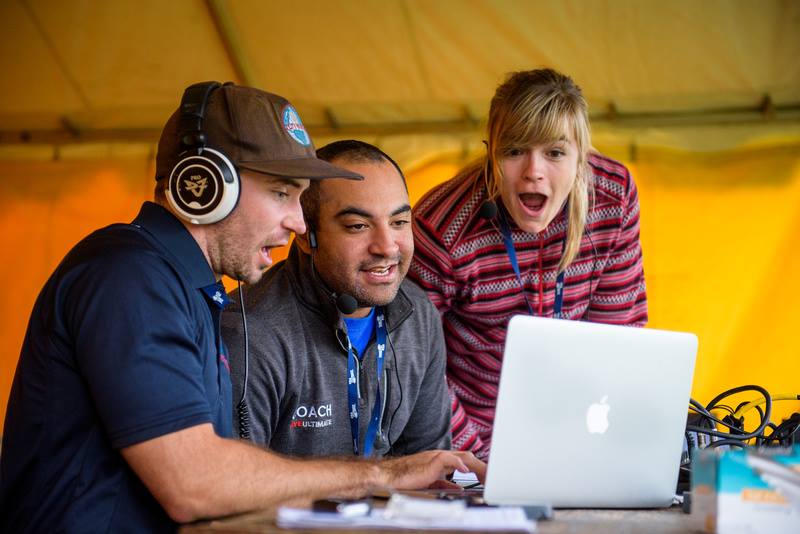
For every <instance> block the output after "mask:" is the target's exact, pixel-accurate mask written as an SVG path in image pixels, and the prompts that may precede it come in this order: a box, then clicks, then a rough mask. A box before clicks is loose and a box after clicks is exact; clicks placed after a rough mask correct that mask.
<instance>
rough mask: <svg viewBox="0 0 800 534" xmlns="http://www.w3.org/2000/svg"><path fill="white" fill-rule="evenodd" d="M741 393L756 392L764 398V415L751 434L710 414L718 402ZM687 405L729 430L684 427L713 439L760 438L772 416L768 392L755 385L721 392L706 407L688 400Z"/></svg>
mask: <svg viewBox="0 0 800 534" xmlns="http://www.w3.org/2000/svg"><path fill="white" fill-rule="evenodd" d="M743 391H756V392H758V393H760V394H761V395H763V396H764V413H763V415H762V417H761V423H760V424H759V425H758V428H756V430H754V431H752V432H747V433H745V432H744V431H743V430H740V429H739V428H737V427H736V426H733V425H732V424H730V423H727V422H725V421H722V420H720V419H717V418H716V417H714V416H713V415H711V413H710V412H711V410H713V409H714V408H715V405H716V404H717V403H718V402H719V401H721V400H722V399H724V398H725V397H728V396H730V395H735V394H736V393H741V392H743ZM689 403H690V404H691V405H692V407H693V408H694V409H695V410H696V411H698V413H700V414H702V415H703V416H704V417H706V418H707V419H709V420H711V421H714V422H716V423H717V424H720V425H723V426H725V427H727V428H729V429H730V430H731V432H729V433H725V432H718V431H717V430H711V429H707V428H703V427H700V426H696V425H686V430H688V431H692V432H698V433H701V434H707V435H709V436H714V437H718V438H723V439H736V440H739V441H746V440H749V439H752V438H754V437H758V436H761V435H762V433H763V431H764V429H765V428H766V427H767V425H768V424H769V418H770V415H771V414H772V397H770V395H769V392H768V391H767V390H766V389H764V388H762V387H761V386H756V385H747V386H739V387H736V388H732V389H729V390H727V391H723V392H722V393H720V394H719V395H717V396H716V397H714V398H713V399H712V400H711V402H709V403H708V405H706V406H703V405H702V404H700V403H699V402H697V401H695V400H694V399H689ZM732 434H737V435H736V436H735V437H734V436H732ZM714 443H716V442H714Z"/></svg>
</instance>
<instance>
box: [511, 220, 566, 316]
mask: <svg viewBox="0 0 800 534" xmlns="http://www.w3.org/2000/svg"><path fill="white" fill-rule="evenodd" d="M498 219H499V220H500V233H501V234H503V244H505V246H506V252H507V253H508V259H509V260H510V261H511V267H512V268H513V269H514V274H516V275H517V282H519V287H520V289H521V290H522V298H524V299H525V305H526V306H528V313H529V314H530V315H534V313H533V307H532V306H531V303H530V301H529V300H528V295H527V293H525V286H524V285H523V284H522V276H520V274H519V263H517V251H516V249H515V248H514V240H513V239H512V238H511V230H510V229H509V227H508V221H507V220H506V217H505V214H503V213H502V212H500V216H499V217H498ZM566 248H567V239H566V238H564V245H563V246H562V247H561V254H562V255H563V254H564V250H565V249H566ZM539 276H542V273H539ZM563 305H564V271H561V272H560V273H558V276H557V277H556V296H555V301H554V302H553V317H555V318H556V319H563V316H562V313H561V308H562V306H563Z"/></svg>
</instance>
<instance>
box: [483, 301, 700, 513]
mask: <svg viewBox="0 0 800 534" xmlns="http://www.w3.org/2000/svg"><path fill="white" fill-rule="evenodd" d="M696 354H697V336H695V335H694V334H686V333H679V332H667V331H663V330H653V329H642V328H632V327H623V326H609V325H603V324H597V323H586V322H578V321H565V320H558V319H544V318H541V317H528V316H515V317H513V318H512V319H511V322H510V323H509V326H508V336H507V339H506V347H505V355H504V357H503V369H502V372H501V375H500V389H499V392H498V397H497V409H496V414H495V420H494V430H493V432H492V448H491V453H490V456H489V467H488V474H487V477H486V484H485V490H484V499H485V500H486V502H488V503H491V504H540V503H547V504H551V505H553V506H556V507H566V508H572V507H575V508H649V507H662V506H669V505H670V504H671V503H672V500H673V496H674V494H675V486H676V483H677V478H678V467H679V464H680V458H681V449H682V446H683V439H684V428H685V425H686V414H687V405H688V401H689V396H690V393H691V387H692V375H693V373H694V362H695V356H696Z"/></svg>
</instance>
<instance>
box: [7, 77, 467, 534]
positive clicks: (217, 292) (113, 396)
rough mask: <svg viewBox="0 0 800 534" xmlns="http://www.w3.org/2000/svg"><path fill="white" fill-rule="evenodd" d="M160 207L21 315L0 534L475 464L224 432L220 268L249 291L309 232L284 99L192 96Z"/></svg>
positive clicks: (62, 273)
mask: <svg viewBox="0 0 800 534" xmlns="http://www.w3.org/2000/svg"><path fill="white" fill-rule="evenodd" d="M156 171H157V179H158V184H157V186H156V195H155V199H156V202H155V203H150V202H146V203H145V204H144V205H143V206H142V209H141V211H140V213H139V215H138V216H137V217H136V219H134V221H133V222H132V223H131V224H115V225H111V226H109V227H106V228H103V229H101V230H98V231H96V232H95V233H93V234H91V235H90V236H88V237H87V238H85V239H84V240H83V241H81V242H80V243H78V244H77V245H76V246H75V247H74V248H73V249H72V250H71V251H70V252H69V254H67V256H66V257H65V258H64V260H63V261H62V262H61V264H60V265H59V266H58V267H57V269H56V270H55V272H54V273H53V275H52V276H51V277H50V279H49V280H48V282H47V283H46V285H45V287H44V288H43V290H42V292H41V294H40V295H39V298H38V299H37V302H36V304H35V306H34V309H33V312H32V314H31V319H30V323H29V326H28V332H27V334H26V337H25V341H24V344H23V347H22V351H21V355H20V360H19V364H18V367H17V372H16V375H15V377H14V383H13V386H12V390H11V397H10V400H9V407H8V412H7V414H6V422H5V435H4V438H3V449H2V451H3V453H2V460H1V464H0V469H1V470H2V471H1V474H2V476H0V531H3V532H31V531H35V532H50V531H67V532H71V531H82V532H83V531H86V532H123V531H135V532H158V531H173V530H174V529H175V526H176V525H175V522H183V521H191V520H194V519H197V518H200V517H212V516H221V515H228V514H234V513H239V512H244V511H248V510H254V509H258V508H265V507H268V506H272V505H275V504H277V503H279V502H284V501H289V500H292V501H294V502H302V501H308V500H309V499H314V498H320V497H324V496H330V495H340V496H341V495H345V496H347V495H351V496H357V495H363V494H365V493H367V492H368V491H369V490H371V489H373V488H378V487H396V488H412V487H422V486H427V485H429V484H431V483H432V482H434V481H436V480H437V479H439V478H440V477H442V476H443V475H444V474H446V473H448V472H451V471H452V470H453V469H460V470H466V469H473V470H476V469H477V470H482V468H483V465H482V464H481V463H480V462H477V461H476V460H475V459H474V457H472V456H471V455H464V454H459V453H451V452H441V451H432V452H427V453H422V454H419V455H415V456H411V457H406V458H401V459H396V460H389V461H384V462H342V461H338V462H337V461H330V460H319V461H305V462H303V461H296V460H289V459H286V458H283V457H281V456H278V455H275V454H272V453H270V452H268V451H265V450H263V449H262V448H258V447H253V446H252V445H250V444H247V443H244V442H241V441H236V440H233V439H228V438H230V437H231V436H232V435H233V429H232V419H231V413H232V398H231V384H230V377H229V370H228V366H229V363H228V358H227V354H228V352H227V349H226V348H225V344H224V343H223V341H222V339H221V337H220V334H219V318H220V314H221V311H222V308H223V307H224V306H225V304H226V303H227V297H226V295H225V291H224V288H223V286H222V284H221V283H220V282H219V280H220V278H221V276H222V275H223V274H225V275H228V276H231V277H233V278H236V279H238V280H242V281H245V282H248V283H255V282H257V281H258V280H259V279H260V278H261V272H262V270H263V269H264V268H266V267H268V266H269V265H270V263H271V259H270V250H271V249H272V248H273V247H276V246H281V245H284V244H286V243H287V242H288V240H289V237H290V233H291V232H296V233H303V232H305V224H304V222H303V219H302V213H301V209H300V201H299V198H300V194H301V192H302V191H303V190H305V189H306V188H307V187H308V184H309V180H319V179H323V178H334V177H339V178H360V176H358V175H357V174H354V173H351V172H347V171H344V170H342V169H339V168H337V167H334V166H333V165H330V164H328V163H326V162H323V161H320V160H318V159H317V158H316V157H315V156H314V149H313V146H312V144H311V140H310V138H309V137H308V134H307V133H306V131H305V129H304V128H303V125H302V122H301V121H300V118H299V116H298V115H297V112H296V111H295V110H294V108H293V107H292V106H291V105H290V104H289V103H288V102H287V101H286V100H285V99H283V98H281V97H279V96H277V95H273V94H269V93H265V92H263V91H259V90H256V89H252V88H247V87H237V86H234V85H229V84H226V85H224V86H220V85H219V84H216V83H205V84H197V85H194V86H192V87H190V88H188V89H187V90H186V92H185V94H184V98H183V100H182V102H181V106H180V108H179V110H178V111H176V113H175V114H173V116H172V117H171V118H170V119H169V121H168V122H167V124H166V126H165V128H164V130H163V132H162V136H161V140H160V142H159V149H158V157H157V169H156Z"/></svg>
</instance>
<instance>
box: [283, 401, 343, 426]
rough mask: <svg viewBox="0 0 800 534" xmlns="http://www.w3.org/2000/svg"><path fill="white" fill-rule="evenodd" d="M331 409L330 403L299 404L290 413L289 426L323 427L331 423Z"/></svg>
mask: <svg viewBox="0 0 800 534" xmlns="http://www.w3.org/2000/svg"><path fill="white" fill-rule="evenodd" d="M332 417H333V410H332V408H331V404H330V403H327V404H325V403H323V404H318V405H316V406H315V405H305V404H301V405H299V406H298V407H297V408H296V409H295V411H294V413H293V414H292V422H291V423H289V428H324V427H326V426H331V425H332V424H333V419H332Z"/></svg>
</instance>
